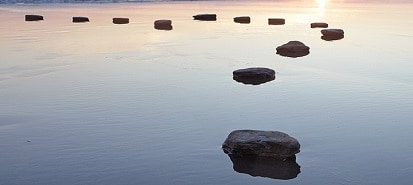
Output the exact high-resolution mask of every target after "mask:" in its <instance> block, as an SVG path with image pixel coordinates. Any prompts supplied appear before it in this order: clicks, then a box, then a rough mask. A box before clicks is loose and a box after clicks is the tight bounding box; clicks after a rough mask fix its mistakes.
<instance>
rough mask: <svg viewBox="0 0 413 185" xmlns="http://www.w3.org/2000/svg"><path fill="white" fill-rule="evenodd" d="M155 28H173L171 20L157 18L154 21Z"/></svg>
mask: <svg viewBox="0 0 413 185" xmlns="http://www.w3.org/2000/svg"><path fill="white" fill-rule="evenodd" d="M154 28H155V29H157V30H172V21H171V20H156V21H155V22H154Z"/></svg>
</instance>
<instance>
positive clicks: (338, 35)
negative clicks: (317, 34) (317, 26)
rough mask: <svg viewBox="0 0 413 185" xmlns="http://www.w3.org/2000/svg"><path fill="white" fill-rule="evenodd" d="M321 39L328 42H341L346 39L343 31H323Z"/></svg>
mask: <svg viewBox="0 0 413 185" xmlns="http://www.w3.org/2000/svg"><path fill="white" fill-rule="evenodd" d="M321 34H323V36H321V39H323V40H326V41H332V40H340V39H343V38H344V31H343V30H342V29H323V30H321Z"/></svg>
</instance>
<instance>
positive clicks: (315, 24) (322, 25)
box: [311, 22, 328, 28]
mask: <svg viewBox="0 0 413 185" xmlns="http://www.w3.org/2000/svg"><path fill="white" fill-rule="evenodd" d="M311 28H328V24H327V23H325V22H313V23H311Z"/></svg>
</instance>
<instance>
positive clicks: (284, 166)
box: [228, 155, 301, 180]
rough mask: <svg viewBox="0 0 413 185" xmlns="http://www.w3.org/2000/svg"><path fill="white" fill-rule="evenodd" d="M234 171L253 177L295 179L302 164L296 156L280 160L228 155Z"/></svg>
mask: <svg viewBox="0 0 413 185" xmlns="http://www.w3.org/2000/svg"><path fill="white" fill-rule="evenodd" d="M228 156H229V158H230V159H231V161H232V164H233V169H234V171H236V172H238V173H244V174H248V175H251V176H253V177H257V176H259V177H268V178H272V179H281V180H289V179H294V178H296V177H297V176H298V174H299V173H300V168H301V167H300V165H298V164H297V162H296V159H295V157H291V158H290V159H288V160H279V159H274V158H272V157H257V156H239V155H228Z"/></svg>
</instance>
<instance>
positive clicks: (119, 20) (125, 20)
mask: <svg viewBox="0 0 413 185" xmlns="http://www.w3.org/2000/svg"><path fill="white" fill-rule="evenodd" d="M128 23H129V18H119V17H117V18H113V24H128Z"/></svg>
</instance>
